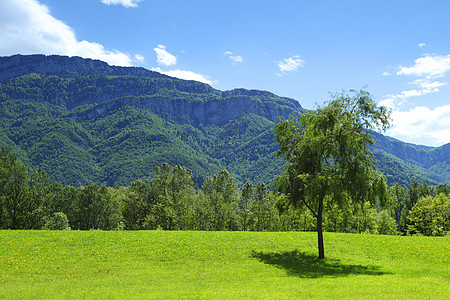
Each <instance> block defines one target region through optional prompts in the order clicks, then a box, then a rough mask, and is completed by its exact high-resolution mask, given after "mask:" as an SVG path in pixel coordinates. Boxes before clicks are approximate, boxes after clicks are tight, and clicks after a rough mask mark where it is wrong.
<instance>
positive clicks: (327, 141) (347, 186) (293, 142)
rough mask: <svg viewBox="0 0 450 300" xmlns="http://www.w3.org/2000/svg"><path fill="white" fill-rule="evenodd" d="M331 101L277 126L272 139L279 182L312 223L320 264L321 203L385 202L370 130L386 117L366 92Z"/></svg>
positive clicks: (381, 125) (385, 121)
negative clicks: (282, 163)
mask: <svg viewBox="0 0 450 300" xmlns="http://www.w3.org/2000/svg"><path fill="white" fill-rule="evenodd" d="M353 92H354V95H353V96H349V95H336V96H335V98H334V99H333V100H332V101H330V102H329V103H328V105H327V106H325V107H323V108H318V109H317V110H315V111H311V112H309V113H306V114H304V115H302V117H301V118H300V119H299V120H297V119H295V118H292V117H291V118H290V119H288V120H280V121H279V122H278V123H277V125H276V126H275V137H276V139H277V141H278V144H279V146H280V150H279V152H278V155H280V156H282V157H284V158H286V159H287V160H288V163H287V165H286V172H285V174H284V175H283V176H282V177H281V178H280V180H279V185H278V186H279V189H280V190H281V191H284V192H285V193H286V195H287V196H288V198H289V199H290V200H291V202H292V203H293V204H294V205H298V204H302V205H305V206H306V207H307V208H308V209H309V210H310V211H311V212H312V214H313V215H314V217H315V218H316V220H317V232H318V234H319V258H324V251H323V240H322V222H323V209H324V200H325V198H326V197H328V199H330V201H331V200H332V201H336V202H337V203H340V202H341V201H342V200H343V199H345V197H344V195H348V196H350V197H351V198H352V199H353V201H357V202H361V201H366V200H370V201H372V202H374V200H375V199H376V197H380V198H379V199H381V200H383V199H384V197H385V181H384V177H383V176H382V175H381V174H379V173H378V172H376V171H375V170H374V168H375V163H374V161H373V158H372V156H373V155H372V152H371V151H370V150H369V149H368V145H369V144H373V143H374V139H373V136H372V135H371V134H370V133H369V131H370V130H372V129H376V128H380V129H386V128H387V126H388V124H389V116H388V113H387V111H386V109H385V108H384V107H377V106H376V104H375V102H374V101H373V100H372V98H371V97H370V95H369V94H368V93H367V92H365V91H359V92H356V91H353Z"/></svg>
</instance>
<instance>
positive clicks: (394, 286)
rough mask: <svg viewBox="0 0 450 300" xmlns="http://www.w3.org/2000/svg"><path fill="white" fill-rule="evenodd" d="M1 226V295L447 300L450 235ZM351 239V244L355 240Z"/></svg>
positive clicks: (449, 295)
mask: <svg viewBox="0 0 450 300" xmlns="http://www.w3.org/2000/svg"><path fill="white" fill-rule="evenodd" d="M316 239H317V237H316V234H315V233H312V232H282V233H280V232H276V233H268V232H186V231H178V232H177V231H171V232H169V231H134V232H123V231H112V232H111V231H110V232H104V231H1V232H0V298H5V299H53V298H58V299H61V298H64V299H79V298H87V299H91V298H97V299H98V298H121V299H149V298H151V299H174V298H176V299H261V298H264V299H308V298H311V299H317V298H323V299H330V298H332V299H362V298H364V299H449V297H450V289H449V286H450V271H449V268H448V265H449V264H450V256H449V255H448V253H449V250H450V239H449V238H433V237H416V236H410V237H400V236H379V235H377V236H375V235H355V234H337V233H325V251H326V255H327V258H326V259H325V260H321V261H319V260H317V259H316V258H315V257H316V256H317V254H316V251H317V250H316V247H317V245H316V243H317V240H316ZM350 245H351V247H349V246H350Z"/></svg>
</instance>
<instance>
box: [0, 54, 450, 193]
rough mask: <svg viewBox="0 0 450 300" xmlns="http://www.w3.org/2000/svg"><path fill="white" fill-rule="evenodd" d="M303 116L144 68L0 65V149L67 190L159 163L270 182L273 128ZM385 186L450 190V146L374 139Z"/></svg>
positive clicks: (140, 174)
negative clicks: (9, 151)
mask: <svg viewBox="0 0 450 300" xmlns="http://www.w3.org/2000/svg"><path fill="white" fill-rule="evenodd" d="M305 111H306V110H304V109H303V108H302V107H301V105H300V104H299V102H297V101H296V100H294V99H290V98H285V97H279V96H277V95H275V94H273V93H270V92H267V91H259V90H245V89H235V90H231V91H219V90H216V89H214V88H212V87H211V86H209V85H207V84H203V83H200V82H196V81H186V80H181V79H176V78H172V77H169V76H166V75H162V74H159V73H157V72H152V71H148V70H146V69H143V68H134V67H115V66H109V65H108V64H106V63H104V62H101V61H98V60H91V59H83V58H79V57H64V56H55V55H53V56H44V55H27V56H23V55H14V56H10V57H0V128H1V129H2V130H1V132H0V146H8V147H9V148H11V149H12V150H13V151H14V152H15V153H16V154H17V155H18V156H19V158H20V159H21V160H22V161H23V162H24V163H25V164H27V165H28V166H29V167H34V168H41V169H43V170H44V171H45V172H46V173H48V174H49V175H50V177H51V178H52V179H54V180H57V181H59V182H62V183H64V184H71V185H75V186H77V185H85V184H89V183H92V182H98V183H101V184H106V185H109V186H115V187H117V186H120V185H129V184H130V183H131V182H133V181H135V180H137V179H150V178H152V177H153V176H154V168H155V166H157V165H161V164H162V163H163V162H168V163H171V164H181V165H184V166H186V167H188V168H190V169H191V170H192V171H193V174H194V175H195V176H196V177H195V181H196V184H197V185H200V184H201V183H202V182H203V180H204V178H205V177H206V176H211V175H213V174H214V173H215V172H217V171H219V170H221V169H224V168H225V169H228V171H229V172H230V173H231V174H232V176H233V177H234V178H235V179H236V180H237V181H238V182H240V183H243V182H245V181H247V180H249V181H253V182H256V181H264V182H266V183H269V182H271V181H272V180H273V178H274V176H276V175H279V174H280V173H281V172H282V170H283V168H282V166H283V164H284V162H283V161H282V160H281V159H279V158H275V157H274V154H275V152H276V151H277V144H276V142H275V140H274V137H273V126H274V124H275V122H276V120H277V118H278V116H281V117H283V118H287V117H288V116H289V115H291V114H294V115H297V116H298V115H300V114H302V113H304V112H305ZM375 138H376V141H377V143H378V144H377V146H376V147H375V148H374V149H373V151H374V154H375V158H376V161H377V165H378V166H379V168H380V169H381V170H382V171H383V172H384V173H385V174H386V175H387V177H388V180H389V182H390V183H394V182H400V183H401V184H403V185H407V184H409V183H410V182H412V181H413V180H418V181H426V182H428V183H430V184H436V183H440V182H445V183H450V161H449V157H450V155H449V154H450V146H449V145H446V146H443V147H439V148H426V147H422V146H416V145H410V144H406V143H403V142H401V141H397V140H395V139H392V138H388V137H385V136H383V135H380V134H376V135H375Z"/></svg>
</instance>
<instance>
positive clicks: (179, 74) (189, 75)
mask: <svg viewBox="0 0 450 300" xmlns="http://www.w3.org/2000/svg"><path fill="white" fill-rule="evenodd" d="M152 71H155V72H159V73H162V74H165V75H168V76H172V77H176V78H180V79H185V80H195V81H199V82H203V83H206V84H212V81H211V80H209V79H208V76H205V75H202V74H199V73H194V72H192V71H185V70H170V71H163V70H161V69H160V68H152Z"/></svg>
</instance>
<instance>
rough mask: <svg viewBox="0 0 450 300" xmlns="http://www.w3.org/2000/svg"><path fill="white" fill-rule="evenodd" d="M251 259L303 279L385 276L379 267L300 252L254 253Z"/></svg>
mask: <svg viewBox="0 0 450 300" xmlns="http://www.w3.org/2000/svg"><path fill="white" fill-rule="evenodd" d="M251 257H253V258H257V259H259V260H260V261H261V262H263V263H265V264H269V265H274V266H276V267H278V268H280V269H285V270H286V272H287V273H288V275H290V276H297V277H303V278H319V277H342V276H350V275H383V274H386V272H382V271H381V270H380V268H379V267H377V266H361V265H350V264H344V263H342V262H341V261H340V260H338V259H327V258H326V259H318V258H317V256H314V255H310V254H306V253H303V252H300V251H298V250H295V251H290V252H288V251H286V252H281V253H263V252H256V251H253V253H252V255H251Z"/></svg>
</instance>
